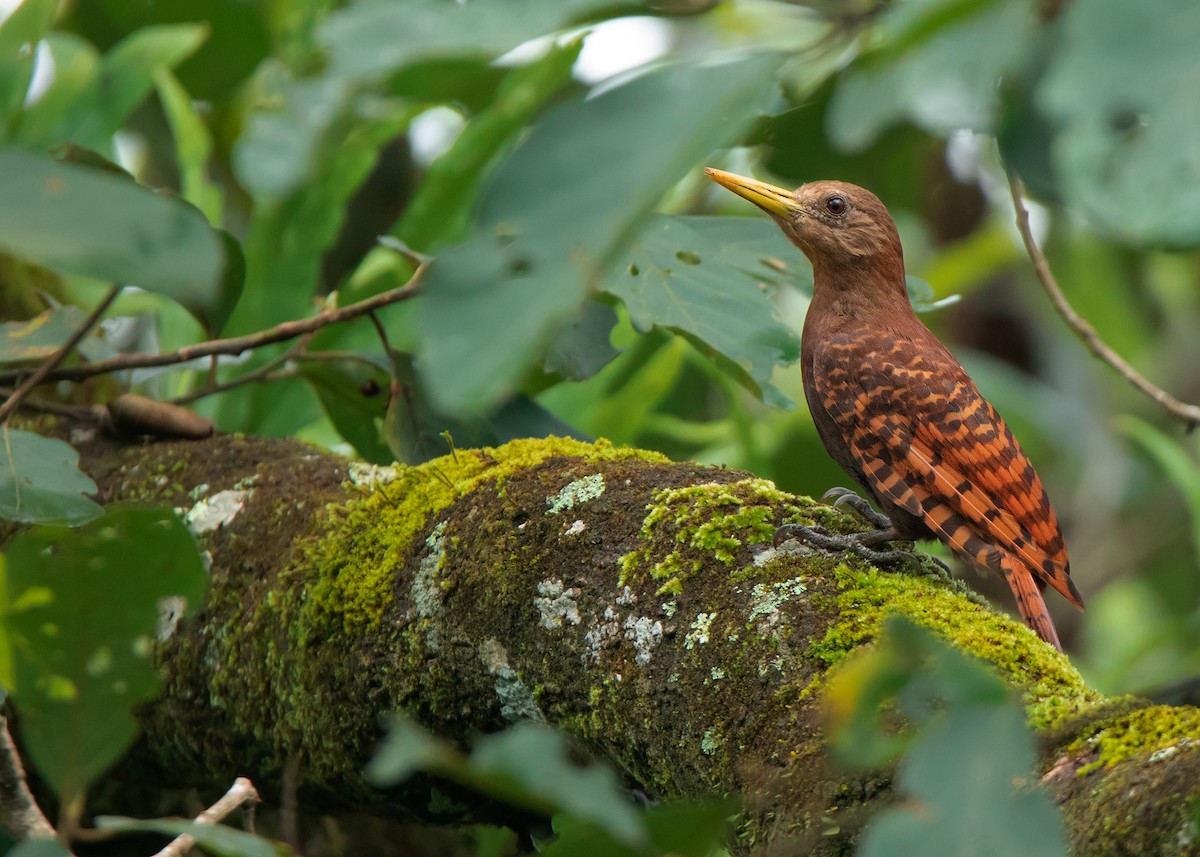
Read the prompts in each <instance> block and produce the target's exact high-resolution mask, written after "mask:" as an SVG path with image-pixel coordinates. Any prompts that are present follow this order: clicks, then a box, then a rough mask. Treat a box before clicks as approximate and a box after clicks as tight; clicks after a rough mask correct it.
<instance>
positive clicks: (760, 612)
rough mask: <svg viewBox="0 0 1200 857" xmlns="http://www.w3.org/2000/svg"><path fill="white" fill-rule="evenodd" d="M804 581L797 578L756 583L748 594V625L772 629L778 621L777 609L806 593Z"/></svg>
mask: <svg viewBox="0 0 1200 857" xmlns="http://www.w3.org/2000/svg"><path fill="white" fill-rule="evenodd" d="M807 588H808V587H806V586H805V585H804V581H803V580H801V579H800V578H799V577H793V578H792V579H791V580H781V581H779V582H777V583H756V584H754V589H753V590H752V592H751V594H750V615H749V616H748V617H747V621H748V623H749V624H753V623H755V622H762V623H763V624H765V625H766V626H767V627H773V626H774V625H775V624H776V623H777V622H778V621H779V608H780V607H782V606H783V605H784V604H785V603H787V602H788V601H789V600H790V599H792V598H794V597H796V596H797V595H800V594H802V593H804V592H805V591H807Z"/></svg>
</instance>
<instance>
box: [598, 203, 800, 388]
mask: <svg viewBox="0 0 1200 857" xmlns="http://www.w3.org/2000/svg"><path fill="white" fill-rule="evenodd" d="M782 283H790V284H792V285H795V286H796V287H798V288H800V289H802V290H803V291H805V292H808V293H811V292H812V269H811V267H810V266H809V264H808V261H807V260H806V259H805V258H804V256H803V255H802V254H801V253H800V251H799V250H797V249H796V248H795V247H793V246H792V245H791V244H790V243H788V240H787V239H786V238H784V237H783V233H782V232H780V231H779V229H777V228H776V227H775V225H774V224H773V223H770V222H769V221H767V220H766V219H764V218H750V217H672V216H668V215H657V216H655V217H654V218H653V219H651V221H650V222H649V223H648V224H647V227H646V228H645V229H644V230H643V231H642V233H641V235H640V236H639V237H638V238H637V239H636V240H635V241H634V242H633V245H632V246H631V247H630V249H629V255H628V258H627V259H625V260H623V261H622V263H621V264H620V265H618V266H616V268H615V269H614V271H613V273H612V275H611V276H610V277H609V278H608V279H607V280H606V281H605V282H604V284H603V288H604V290H605V291H607V292H609V293H610V294H613V295H616V296H617V297H619V298H621V300H623V301H624V302H625V306H626V307H627V308H628V309H629V315H630V318H631V320H632V321H633V324H634V325H635V326H636V327H637V328H638V329H639V330H641V331H647V330H650V329H651V328H652V327H654V326H658V327H665V328H667V329H669V330H674V331H676V332H678V333H683V334H686V335H688V336H689V337H693V338H694V339H695V340H697V341H699V342H700V343H703V345H704V347H705V348H707V349H711V350H714V351H716V352H718V353H719V354H720V355H721V356H722V357H724V358H726V359H727V360H728V361H730V362H731V363H733V364H735V365H736V366H738V367H740V369H741V371H740V372H739V373H737V376H736V377H738V380H740V381H742V382H743V383H745V384H746V386H747V387H749V388H750V389H751V391H753V392H754V393H755V394H756V395H759V396H763V397H765V398H767V399H769V400H770V401H772V403H777V404H781V405H787V404H790V402H789V401H788V399H787V398H786V397H785V396H784V395H783V394H782V393H780V392H779V391H777V390H775V389H774V387H772V386H771V373H772V372H773V371H774V369H775V367H776V366H777V365H780V364H786V363H794V362H795V361H796V360H797V359H798V358H799V356H800V342H799V338H798V337H797V336H796V334H795V332H794V331H792V330H791V328H789V327H788V326H787V325H786V324H784V323H783V322H781V321H780V320H779V319H778V318H777V317H776V315H775V306H774V304H773V303H772V301H771V296H770V291H769V290H773V289H774V288H776V287H778V286H779V285H780V284H782Z"/></svg>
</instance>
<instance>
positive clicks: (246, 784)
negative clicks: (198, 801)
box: [154, 777, 260, 857]
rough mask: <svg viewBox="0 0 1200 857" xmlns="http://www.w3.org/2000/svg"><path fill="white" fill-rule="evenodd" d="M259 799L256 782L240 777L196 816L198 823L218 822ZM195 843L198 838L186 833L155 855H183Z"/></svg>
mask: <svg viewBox="0 0 1200 857" xmlns="http://www.w3.org/2000/svg"><path fill="white" fill-rule="evenodd" d="M259 800H260V798H259V796H258V790H257V789H255V788H254V783H252V782H250V781H249V780H248V779H246V778H245V777H238V778H237V779H236V780H234V781H233V785H232V786H230V787H229V791H227V792H225V796H224V797H222V798H221V799H220V800H219V801H217V802H216V803H214V804H213V805H212V806H210V807H209V808H208V809H206V810H204V812H202V813H200V814H199V815H198V816H196V824H205V825H213V824H216V823H217V822H219V821H220V820H221V819H223V818H225V816H227V815H229V813H231V812H233V811H234V810H235V809H237V808H238V807H239V806H241V805H242V804H244V803H251V804H254V803H258V802H259ZM195 844H196V840H195V839H193V838H192V837H191V836H188V835H187V834H186V833H184V834H181V835H180V836H177V837H175V839H173V840H171V843H170V844H169V845H168V846H167V847H166V848H164V849H163V850H161V851H159V852H158V853H157V854H155V855H154V857H183V855H184V854H187V853H188V851H190V850H191V848H192V846H193V845H195Z"/></svg>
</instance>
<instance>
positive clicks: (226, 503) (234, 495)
mask: <svg viewBox="0 0 1200 857" xmlns="http://www.w3.org/2000/svg"><path fill="white" fill-rule="evenodd" d="M204 487H205V490H207V486H204ZM252 493H253V492H252V491H250V490H246V491H237V490H233V489H230V490H227V491H218V492H217V493H216V494H213V495H212V496H211V497H206V498H204V499H203V500H198V501H197V502H196V505H194V506H192V508H191V509H188V510H186V511H185V510H182V509H181V510H180V512H181V513H182V514H183V517H184V520H185V521H187V525H188V526H189V527H190V528H191V530H192V532H193V533H195V534H196V535H198V536H200V535H204V534H205V533H211V532H213V531H214V530H219V529H220V528H221V527H224V526H226V525H227V524H230V523H232V522H233V519H234V518H236V517H237V516H238V513H239V512H240V511H242V508H243V507H244V506H245V505H246V500H247V499H249V497H250V496H251V494H252Z"/></svg>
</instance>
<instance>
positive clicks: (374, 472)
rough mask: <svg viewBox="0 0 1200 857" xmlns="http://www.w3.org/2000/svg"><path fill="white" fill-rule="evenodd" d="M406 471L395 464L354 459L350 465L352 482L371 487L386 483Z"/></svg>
mask: <svg viewBox="0 0 1200 857" xmlns="http://www.w3.org/2000/svg"><path fill="white" fill-rule="evenodd" d="M403 472H404V471H403V470H402V469H401V468H400V467H398V466H397V465H395V464H389V465H386V466H384V465H380V464H368V463H367V462H365V461H352V462H350V467H349V477H350V482H352V483H353V484H355V485H362V486H364V487H370V486H371V485H386V484H387V483H389V482H394V481H395V480H397V479H399V478H400V475H401V474H402V473H403Z"/></svg>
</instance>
